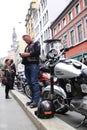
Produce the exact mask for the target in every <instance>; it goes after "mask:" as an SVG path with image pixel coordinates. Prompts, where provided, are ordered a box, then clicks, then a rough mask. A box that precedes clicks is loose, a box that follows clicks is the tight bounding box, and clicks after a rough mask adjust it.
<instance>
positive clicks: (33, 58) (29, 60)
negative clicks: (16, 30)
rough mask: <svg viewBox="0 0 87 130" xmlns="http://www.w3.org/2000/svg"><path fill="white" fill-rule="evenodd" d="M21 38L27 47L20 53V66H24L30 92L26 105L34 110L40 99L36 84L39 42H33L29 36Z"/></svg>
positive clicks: (38, 88)
mask: <svg viewBox="0 0 87 130" xmlns="http://www.w3.org/2000/svg"><path fill="white" fill-rule="evenodd" d="M22 38H23V40H24V41H25V42H26V44H27V46H26V47H25V50H24V53H21V54H20V56H21V57H22V58H23V60H22V64H24V66H25V76H26V79H27V81H28V84H29V87H30V91H31V101H30V102H27V103H26V105H30V108H35V107H37V105H38V102H39V99H40V87H39V84H38V76H39V56H40V43H39V41H36V42H33V40H32V38H31V36H29V35H23V36H22Z"/></svg>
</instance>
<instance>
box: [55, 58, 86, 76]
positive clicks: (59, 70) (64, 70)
mask: <svg viewBox="0 0 87 130" xmlns="http://www.w3.org/2000/svg"><path fill="white" fill-rule="evenodd" d="M85 67H86V68H87V66H85V65H84V64H83V63H81V62H79V61H77V60H74V59H65V60H60V61H59V62H58V63H57V64H56V65H55V67H54V74H55V76H57V77H58V78H75V77H79V76H80V75H81V73H82V72H81V71H82V69H83V68H85Z"/></svg>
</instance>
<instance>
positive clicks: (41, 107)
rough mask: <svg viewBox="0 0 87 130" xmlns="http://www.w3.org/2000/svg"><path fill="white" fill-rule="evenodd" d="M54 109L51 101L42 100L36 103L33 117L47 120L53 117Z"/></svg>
mask: <svg viewBox="0 0 87 130" xmlns="http://www.w3.org/2000/svg"><path fill="white" fill-rule="evenodd" d="M54 113H55V109H54V105H53V102H52V100H50V99H43V100H41V101H40V102H39V103H38V107H37V110H36V111H35V115H36V116H37V117H39V118H42V119H48V118H52V117H54Z"/></svg>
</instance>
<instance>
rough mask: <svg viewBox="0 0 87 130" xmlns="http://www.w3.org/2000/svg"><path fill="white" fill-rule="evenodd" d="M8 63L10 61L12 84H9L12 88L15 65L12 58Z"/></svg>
mask: <svg viewBox="0 0 87 130" xmlns="http://www.w3.org/2000/svg"><path fill="white" fill-rule="evenodd" d="M10 63H11V78H12V85H11V88H10V89H14V80H15V76H16V66H15V63H14V61H13V59H11V60H10Z"/></svg>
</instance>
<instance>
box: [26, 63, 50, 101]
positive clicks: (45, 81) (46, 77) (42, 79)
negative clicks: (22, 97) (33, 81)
mask: <svg viewBox="0 0 87 130" xmlns="http://www.w3.org/2000/svg"><path fill="white" fill-rule="evenodd" d="M38 83H39V87H40V96H42V90H43V89H44V87H45V86H47V85H49V84H50V73H49V69H48V68H47V67H46V66H44V64H43V63H41V64H40V74H39V78H38ZM24 92H25V94H26V96H27V97H28V98H30V99H31V91H30V88H29V84H28V82H27V81H26V82H25V83H24Z"/></svg>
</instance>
